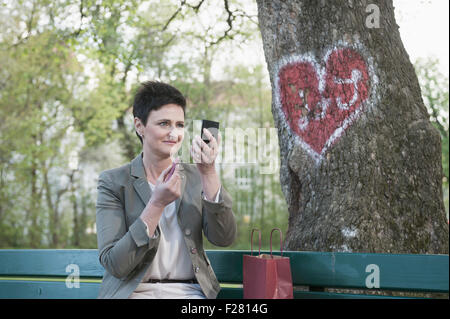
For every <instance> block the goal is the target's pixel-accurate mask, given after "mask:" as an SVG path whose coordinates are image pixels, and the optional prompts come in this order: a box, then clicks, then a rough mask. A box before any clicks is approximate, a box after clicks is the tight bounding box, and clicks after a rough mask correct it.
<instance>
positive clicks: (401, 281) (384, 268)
mask: <svg viewBox="0 0 450 319" xmlns="http://www.w3.org/2000/svg"><path fill="white" fill-rule="evenodd" d="M249 253H250V252H248V251H227V253H226V254H223V253H222V251H214V250H210V251H208V252H207V254H208V257H209V259H210V260H211V264H212V266H213V269H214V271H215V273H216V275H217V277H218V278H219V281H220V282H235V283H242V259H243V257H242V256H243V255H244V254H249ZM261 253H263V252H261ZM264 253H268V252H264ZM283 255H284V256H287V257H290V261H291V272H292V280H293V283H294V285H301V286H317V287H334V288H361V289H365V288H367V287H366V278H367V276H368V275H369V274H370V272H366V267H367V266H368V265H370V264H375V265H377V266H378V267H379V270H380V288H381V289H386V290H409V291H431V292H448V289H449V285H448V284H449V278H448V277H449V271H448V266H449V265H448V260H449V257H448V255H413V254H364V253H331V252H284V254H283Z"/></svg>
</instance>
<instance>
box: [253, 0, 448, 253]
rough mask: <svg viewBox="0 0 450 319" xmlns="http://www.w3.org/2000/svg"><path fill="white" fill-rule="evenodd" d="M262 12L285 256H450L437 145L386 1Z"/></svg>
mask: <svg viewBox="0 0 450 319" xmlns="http://www.w3.org/2000/svg"><path fill="white" fill-rule="evenodd" d="M257 4H258V17H259V23H260V29H261V34H262V39H263V45H264V53H265V57H266V61H267V64H268V69H269V73H270V80H271V84H272V114H273V117H274V122H275V125H276V127H277V128H278V137H279V141H280V156H281V167H280V179H281V185H282V190H283V193H284V196H285V198H286V201H287V204H288V207H289V228H288V232H287V235H286V242H285V246H286V248H287V249H289V250H314V251H351V252H387V253H446V254H448V244H449V240H448V235H449V232H448V224H447V220H446V217H445V212H444V204H443V199H442V163H441V140H440V136H439V133H438V132H437V130H436V129H435V128H434V127H433V126H432V125H431V123H430V121H429V119H428V114H427V111H426V108H425V106H424V104H423V101H422V97H421V93H420V87H419V84H418V80H417V77H416V74H415V72H414V68H413V66H412V64H411V62H410V61H409V57H408V54H407V52H406V51H405V49H404V47H403V44H402V42H401V39H400V34H399V32H398V26H397V24H396V22H395V17H394V8H393V5H392V1H388V0H380V1H377V3H376V6H375V9H374V5H373V4H369V3H368V2H366V1H352V0H346V1H343V0H342V1H323V0H322V1H300V0H296V1H294V0H292V1H281V0H273V1H272V0H270V1H269V0H257ZM376 9H379V15H377V10H376ZM366 11H367V12H366ZM378 18H379V21H378ZM377 22H379V25H378V26H379V27H377Z"/></svg>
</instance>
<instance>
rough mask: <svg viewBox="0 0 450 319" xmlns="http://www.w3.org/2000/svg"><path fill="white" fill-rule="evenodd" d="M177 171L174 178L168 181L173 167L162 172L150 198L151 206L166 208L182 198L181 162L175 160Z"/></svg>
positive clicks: (173, 175) (171, 177)
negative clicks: (167, 176) (168, 175)
mask: <svg viewBox="0 0 450 319" xmlns="http://www.w3.org/2000/svg"><path fill="white" fill-rule="evenodd" d="M174 163H175V171H174V172H173V174H172V176H170V178H168V179H167V180H166V175H167V174H168V173H169V171H170V169H171V168H172V165H170V166H169V167H167V168H166V169H165V170H163V171H162V173H161V175H160V176H159V177H158V179H157V180H156V185H155V190H154V191H153V195H152V197H151V198H150V201H149V204H152V205H154V206H157V207H160V208H164V207H166V206H167V205H168V204H170V203H171V202H173V201H174V200H176V199H177V198H179V197H180V196H181V176H180V174H179V160H178V159H176V160H175V162H174Z"/></svg>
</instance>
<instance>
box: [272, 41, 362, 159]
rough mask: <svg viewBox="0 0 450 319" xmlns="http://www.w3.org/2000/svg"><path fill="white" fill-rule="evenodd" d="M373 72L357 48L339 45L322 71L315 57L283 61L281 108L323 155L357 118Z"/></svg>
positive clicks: (296, 130) (302, 138)
mask: <svg viewBox="0 0 450 319" xmlns="http://www.w3.org/2000/svg"><path fill="white" fill-rule="evenodd" d="M369 85H370V83H369V73H368V69H367V64H366V62H365V61H364V59H363V58H362V56H361V55H360V54H359V53H358V52H356V51H355V50H353V49H350V48H344V49H335V50H333V51H331V53H330V54H328V55H327V56H326V58H325V70H324V72H320V70H319V69H318V67H317V66H316V63H314V61H312V60H311V59H299V60H297V61H293V62H292V61H290V62H288V63H286V64H285V65H283V66H282V67H281V68H280V69H279V72H278V89H279V93H278V94H279V99H280V101H279V102H280V103H281V108H282V110H283V113H284V115H285V117H286V121H287V122H288V123H289V126H290V128H291V129H292V131H293V132H295V133H296V134H297V135H298V136H299V137H300V138H301V140H302V141H303V142H304V143H305V144H306V145H307V146H308V147H309V148H310V149H311V150H313V151H314V152H315V153H317V154H318V155H319V156H320V155H322V154H323V153H324V152H325V151H326V150H327V149H328V148H329V147H330V146H331V145H333V144H334V143H335V142H336V141H337V140H338V139H339V137H340V136H341V135H342V133H343V131H344V130H345V129H347V128H348V127H349V126H350V124H351V123H352V122H353V121H354V119H355V117H356V116H355V115H357V113H359V110H360V108H361V105H362V103H363V102H364V101H366V100H367V98H368V96H369Z"/></svg>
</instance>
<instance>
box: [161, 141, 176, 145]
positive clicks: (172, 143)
mask: <svg viewBox="0 0 450 319" xmlns="http://www.w3.org/2000/svg"><path fill="white" fill-rule="evenodd" d="M163 143H166V144H171V145H174V144H177V142H168V141H164V142H163Z"/></svg>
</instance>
